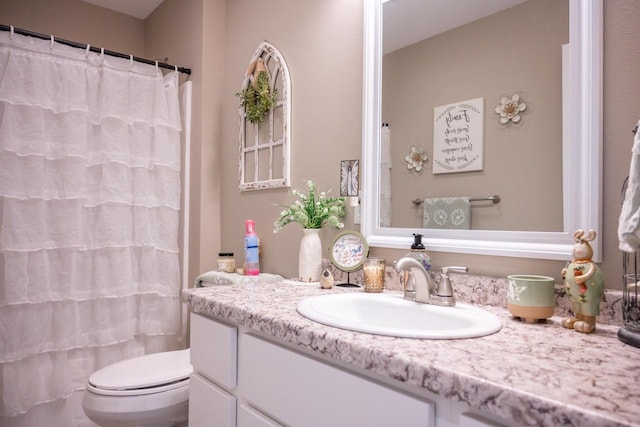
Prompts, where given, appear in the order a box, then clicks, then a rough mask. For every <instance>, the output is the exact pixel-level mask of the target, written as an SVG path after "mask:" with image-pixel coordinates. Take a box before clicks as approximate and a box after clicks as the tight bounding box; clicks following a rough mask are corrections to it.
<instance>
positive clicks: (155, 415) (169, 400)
mask: <svg viewBox="0 0 640 427" xmlns="http://www.w3.org/2000/svg"><path fill="white" fill-rule="evenodd" d="M82 409H83V410H84V412H85V414H87V417H89V419H90V420H91V421H93V422H95V423H96V424H98V425H99V426H101V427H175V426H186V425H187V420H188V416H189V384H188V381H187V383H186V385H185V386H183V387H180V388H177V389H174V390H170V391H165V392H161V393H156V394H147V395H143V396H102V395H99V394H96V393H92V392H90V391H88V390H85V392H84V396H83V399H82Z"/></svg>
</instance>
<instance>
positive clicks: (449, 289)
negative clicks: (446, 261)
mask: <svg viewBox="0 0 640 427" xmlns="http://www.w3.org/2000/svg"><path fill="white" fill-rule="evenodd" d="M449 271H456V272H460V273H466V272H468V271H469V268H467V267H458V266H453V265H452V266H448V267H442V273H440V284H439V285H438V296H439V297H443V298H447V299H449V298H450V299H451V302H452V303H453V304H455V302H453V301H454V298H453V286H451V281H450V280H449ZM453 304H451V305H453Z"/></svg>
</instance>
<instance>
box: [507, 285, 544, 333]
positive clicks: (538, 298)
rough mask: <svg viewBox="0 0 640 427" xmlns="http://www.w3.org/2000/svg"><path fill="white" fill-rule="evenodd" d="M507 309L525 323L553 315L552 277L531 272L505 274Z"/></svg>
mask: <svg viewBox="0 0 640 427" xmlns="http://www.w3.org/2000/svg"><path fill="white" fill-rule="evenodd" d="M507 310H509V313H511V314H512V315H514V316H515V317H519V318H520V319H522V320H524V321H525V322H527V323H534V322H536V321H538V320H541V319H548V318H549V317H551V316H553V314H554V312H555V281H554V279H553V277H548V276H536V275H531V274H512V275H510V276H507Z"/></svg>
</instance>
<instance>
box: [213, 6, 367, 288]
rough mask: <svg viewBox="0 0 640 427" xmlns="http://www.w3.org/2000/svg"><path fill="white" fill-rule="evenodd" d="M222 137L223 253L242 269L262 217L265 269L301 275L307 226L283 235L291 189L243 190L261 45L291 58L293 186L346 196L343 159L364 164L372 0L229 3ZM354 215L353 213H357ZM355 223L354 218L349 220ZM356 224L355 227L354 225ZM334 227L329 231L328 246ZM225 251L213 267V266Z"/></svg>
mask: <svg viewBox="0 0 640 427" xmlns="http://www.w3.org/2000/svg"><path fill="white" fill-rule="evenodd" d="M226 26H227V32H226V43H225V57H224V67H225V77H224V89H223V90H224V93H223V112H222V115H223V123H224V126H223V138H222V165H221V174H222V224H224V227H223V228H222V248H223V250H225V251H233V252H234V253H235V254H236V261H237V262H238V263H242V262H243V260H244V254H243V252H242V244H243V236H244V221H245V220H246V219H254V220H256V225H257V233H258V235H259V237H260V240H261V244H262V258H261V259H262V268H263V270H264V271H269V272H274V273H279V274H283V275H285V276H288V277H291V276H293V277H295V276H297V263H298V261H297V260H298V242H299V240H300V238H301V237H302V229H301V227H300V226H299V225H298V224H291V225H289V226H287V227H286V228H285V229H284V230H283V231H281V232H280V233H279V234H277V235H274V234H273V222H274V221H275V220H276V218H277V217H278V216H279V213H280V211H281V210H282V208H281V207H279V206H277V205H278V204H291V203H292V202H293V198H292V195H291V190H290V189H277V190H262V191H250V192H242V193H241V192H239V191H238V124H239V121H238V98H237V97H236V96H235V95H234V94H235V93H236V92H238V91H239V90H240V88H241V85H242V79H243V77H244V73H245V70H246V68H247V66H248V65H249V61H250V59H251V56H252V55H253V53H254V51H255V49H256V48H257V47H258V45H259V44H260V42H262V41H263V40H267V41H269V42H270V43H271V44H273V45H274V46H276V47H277V48H278V50H280V52H281V53H282V55H283V56H284V59H285V61H286V62H287V64H288V66H289V72H290V75H291V82H292V90H291V92H292V94H291V95H292V99H291V104H292V114H291V117H292V120H291V128H292V129H291V141H292V150H291V181H292V183H293V186H294V187H295V188H304V187H305V186H306V180H308V179H312V180H313V181H315V182H316V183H317V184H318V186H319V187H320V188H321V189H323V190H328V189H333V191H334V194H339V183H340V180H339V167H340V160H349V159H358V158H360V141H361V115H362V113H361V97H362V2H361V1H360V0H358V1H344V0H322V1H298V0H278V1H270V2H268V3H265V2H261V1H256V0H233V1H228V2H227V21H226ZM349 214H350V215H351V214H352V210H350V212H349ZM347 221H348V222H349V221H352V218H347ZM349 227H352V226H351V225H349ZM334 234H335V231H334V230H331V229H326V230H323V240H324V247H325V248H326V247H328V244H329V243H330V239H331V237H332V236H333V235H334ZM215 256H216V254H214V253H211V254H210V257H211V261H210V262H208V263H206V264H203V267H204V268H207V267H213V266H214V262H215Z"/></svg>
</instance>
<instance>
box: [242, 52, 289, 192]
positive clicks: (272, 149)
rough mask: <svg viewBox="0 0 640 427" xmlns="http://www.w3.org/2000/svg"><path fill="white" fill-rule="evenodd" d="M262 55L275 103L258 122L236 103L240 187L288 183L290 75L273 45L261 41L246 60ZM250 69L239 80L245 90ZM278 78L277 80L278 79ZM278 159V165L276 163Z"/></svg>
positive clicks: (259, 187)
mask: <svg viewBox="0 0 640 427" xmlns="http://www.w3.org/2000/svg"><path fill="white" fill-rule="evenodd" d="M258 59H262V60H263V61H264V64H265V65H266V67H267V70H268V74H269V87H270V89H271V91H272V93H273V90H274V89H277V91H278V96H277V99H276V103H275V105H274V107H273V108H272V109H270V110H269V111H268V112H267V114H266V115H265V118H264V120H263V122H262V123H261V124H260V125H256V124H253V123H251V122H250V121H249V120H248V119H247V117H246V111H245V108H244V107H243V106H242V105H241V106H240V107H239V110H238V111H239V115H240V135H239V138H240V144H239V154H240V161H239V184H238V188H239V189H240V190H241V191H250V190H261V189H266V188H281V187H289V186H290V185H291V178H290V156H291V133H290V132H291V102H290V94H291V79H290V78H289V68H288V67H287V63H286V62H285V60H284V57H283V56H282V54H281V53H280V51H278V49H276V47H275V46H273V45H272V44H270V43H269V42H267V41H263V42H262V43H261V44H260V45H259V46H258V48H257V49H256V51H255V53H254V54H253V56H252V57H251V61H250V62H249V64H253V63H254V62H255V61H257V60H258ZM250 77H251V73H247V74H246V75H245V77H244V80H243V81H242V90H243V91H244V90H245V89H246V88H247V86H248V85H249V84H251V80H250ZM279 79H280V81H278V80H279ZM280 162H281V165H280V164H279V163H280Z"/></svg>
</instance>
